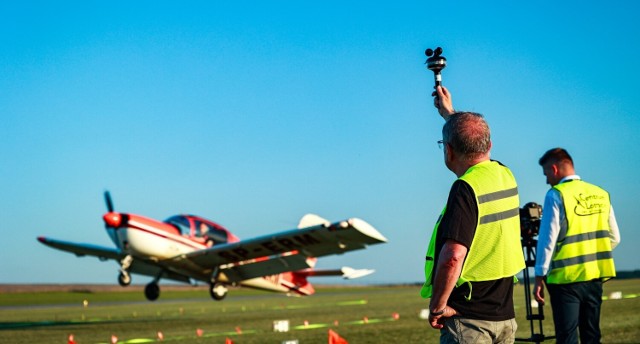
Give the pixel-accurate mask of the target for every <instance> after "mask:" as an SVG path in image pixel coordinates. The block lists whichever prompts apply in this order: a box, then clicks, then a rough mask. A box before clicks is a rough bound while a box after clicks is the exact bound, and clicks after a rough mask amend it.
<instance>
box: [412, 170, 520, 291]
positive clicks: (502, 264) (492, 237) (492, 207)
mask: <svg viewBox="0 0 640 344" xmlns="http://www.w3.org/2000/svg"><path fill="white" fill-rule="evenodd" d="M459 179H462V180H463V181H465V182H467V183H468V184H469V185H470V186H471V188H472V189H473V193H474V195H475V198H476V204H477V206H478V223H477V224H476V233H475V235H474V237H473V242H472V243H471V247H470V248H469V252H467V257H466V259H465V261H464V264H463V266H462V272H461V274H460V277H459V278H458V282H457V283H456V286H460V285H462V284H464V283H467V282H480V281H491V280H497V279H500V278H505V277H514V278H515V275H516V274H517V273H518V272H519V271H521V270H522V269H524V267H525V262H524V255H523V253H522V247H521V244H520V208H519V206H520V200H519V197H518V186H517V184H516V181H515V178H514V177H513V174H512V173H511V171H510V170H509V169H508V168H506V167H505V166H503V165H501V164H500V163H498V162H496V161H485V162H482V163H479V164H477V165H474V166H472V167H471V168H469V169H468V170H467V171H466V172H465V174H464V175H462V176H461V177H460V178H459ZM445 212H446V207H445V209H444V210H443V211H442V214H441V215H440V218H439V219H438V222H437V223H436V226H435V228H434V230H433V233H432V236H431V241H430V243H429V249H428V250H427V257H426V262H425V283H424V285H423V287H422V289H421V290H420V295H421V296H422V297H424V298H428V297H431V295H432V280H433V276H432V274H433V271H434V259H435V257H434V255H435V241H436V237H437V231H438V226H439V225H440V220H441V218H442V216H443V215H444V213H445ZM469 288H470V289H471V284H469ZM470 298H471V293H470V294H469V295H468V296H467V299H470Z"/></svg>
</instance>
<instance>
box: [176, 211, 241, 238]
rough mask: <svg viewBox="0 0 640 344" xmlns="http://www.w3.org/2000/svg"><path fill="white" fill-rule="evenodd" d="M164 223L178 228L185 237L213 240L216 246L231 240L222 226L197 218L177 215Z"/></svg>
mask: <svg viewBox="0 0 640 344" xmlns="http://www.w3.org/2000/svg"><path fill="white" fill-rule="evenodd" d="M164 222H165V223H168V224H170V225H173V226H175V227H176V228H178V230H179V231H180V234H182V235H184V236H189V237H196V238H207V239H212V240H213V242H214V243H216V244H221V243H226V242H229V239H230V238H229V232H228V231H227V230H226V229H224V228H223V227H222V226H220V225H218V224H216V223H214V222H211V221H208V220H205V219H202V218H199V217H196V216H192V215H175V216H172V217H170V218H168V219H166V220H165V221H164ZM232 241H233V240H232Z"/></svg>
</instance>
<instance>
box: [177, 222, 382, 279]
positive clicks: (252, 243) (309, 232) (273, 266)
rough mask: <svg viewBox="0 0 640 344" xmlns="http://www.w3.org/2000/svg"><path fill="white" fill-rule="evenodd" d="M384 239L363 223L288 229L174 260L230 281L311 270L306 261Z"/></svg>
mask: <svg viewBox="0 0 640 344" xmlns="http://www.w3.org/2000/svg"><path fill="white" fill-rule="evenodd" d="M386 241H387V239H386V238H385V237H384V236H383V235H382V234H380V233H379V232H378V231H377V230H376V229H375V228H374V227H373V226H371V225H370V224H368V223H367V222H365V221H363V220H361V219H357V218H352V219H348V220H345V221H340V222H335V223H328V222H322V223H320V224H317V225H313V226H308V227H305V228H301V229H292V230H288V231H284V232H280V233H275V234H270V235H265V236H261V237H257V238H253V239H248V240H242V241H240V242H236V243H231V244H224V245H216V246H213V247H211V248H207V249H204V250H199V251H195V252H191V253H188V254H184V255H180V256H177V257H174V258H173V259H172V260H173V261H174V262H176V263H181V264H184V265H192V266H193V265H195V266H199V267H200V268H201V269H213V268H215V267H220V269H221V272H224V273H225V274H227V277H229V279H230V280H232V281H237V280H242V279H247V278H252V277H260V276H267V275H272V274H276V273H281V272H286V271H297V270H303V269H306V268H309V267H311V265H310V263H309V262H308V261H307V258H310V257H322V256H327V255H333V254H342V253H345V252H349V251H353V250H359V249H364V248H366V247H367V246H369V245H375V244H380V243H384V242H386Z"/></svg>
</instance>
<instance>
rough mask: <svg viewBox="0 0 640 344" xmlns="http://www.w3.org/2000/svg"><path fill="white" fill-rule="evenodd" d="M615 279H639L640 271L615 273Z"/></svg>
mask: <svg viewBox="0 0 640 344" xmlns="http://www.w3.org/2000/svg"><path fill="white" fill-rule="evenodd" d="M616 278H618V279H628V278H640V270H633V271H616Z"/></svg>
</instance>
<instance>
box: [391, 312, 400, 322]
mask: <svg viewBox="0 0 640 344" xmlns="http://www.w3.org/2000/svg"><path fill="white" fill-rule="evenodd" d="M391 316H392V317H393V320H398V319H400V314H398V313H395V312H394V313H393V314H391Z"/></svg>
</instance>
